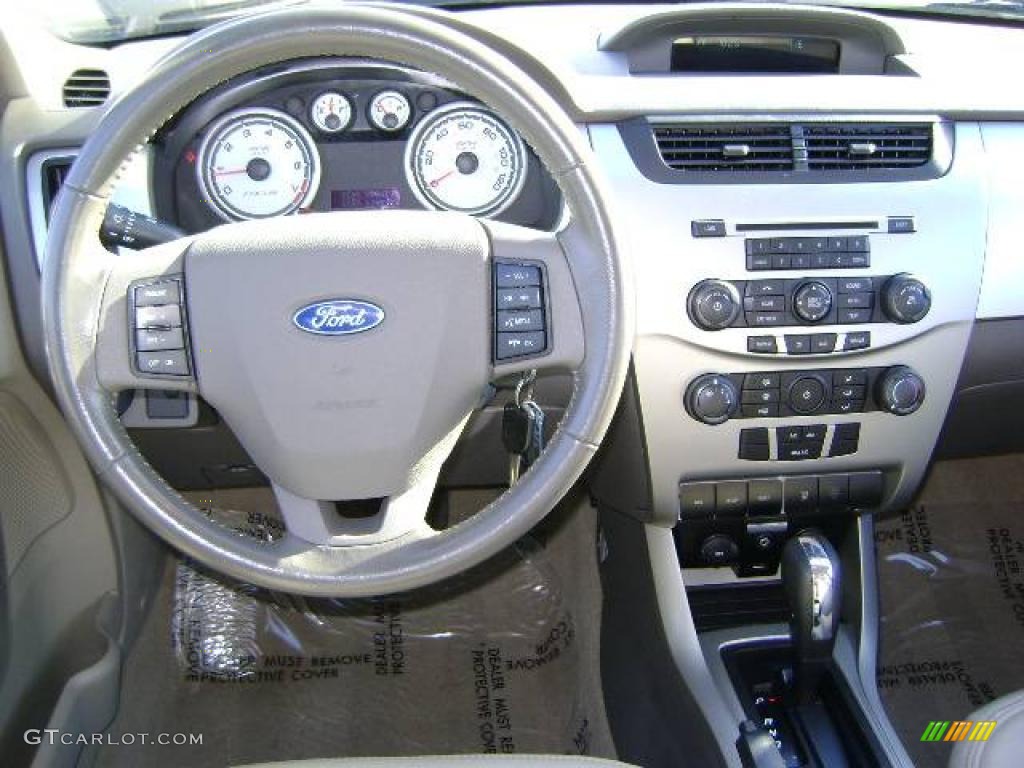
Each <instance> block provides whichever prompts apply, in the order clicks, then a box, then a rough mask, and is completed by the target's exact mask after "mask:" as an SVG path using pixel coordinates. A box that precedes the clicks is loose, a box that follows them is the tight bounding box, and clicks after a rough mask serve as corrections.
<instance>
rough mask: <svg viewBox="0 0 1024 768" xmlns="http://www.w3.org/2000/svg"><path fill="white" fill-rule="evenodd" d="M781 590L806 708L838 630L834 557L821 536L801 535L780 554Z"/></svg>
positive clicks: (836, 559) (800, 698)
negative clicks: (787, 605) (789, 615)
mask: <svg viewBox="0 0 1024 768" xmlns="http://www.w3.org/2000/svg"><path fill="white" fill-rule="evenodd" d="M782 585H783V588H784V589H785V591H786V600H787V601H788V602H789V609H790V611H791V613H792V619H791V620H790V632H791V634H792V636H793V650H794V652H795V654H796V669H795V672H796V691H797V699H798V701H799V702H800V703H802V704H804V703H808V702H809V701H810V700H811V699H813V698H814V694H815V693H816V692H817V690H818V683H819V682H820V681H821V677H822V675H823V674H824V672H825V670H826V669H828V665H829V662H830V661H831V659H832V649H833V648H834V647H835V644H836V633H837V632H838V630H839V601H840V580H839V555H838V554H836V551H835V549H834V548H833V547H832V545H831V544H830V543H829V541H828V539H826V538H825V537H824V536H823V535H822V534H820V533H817V532H816V531H803V532H801V533H799V534H797V535H796V536H794V537H793V538H791V539H790V540H789V541H787V542H786V546H785V548H784V549H783V550H782Z"/></svg>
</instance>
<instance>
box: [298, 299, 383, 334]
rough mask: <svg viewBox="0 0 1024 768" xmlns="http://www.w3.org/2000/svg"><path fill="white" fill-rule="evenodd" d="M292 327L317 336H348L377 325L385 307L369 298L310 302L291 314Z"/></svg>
mask: <svg viewBox="0 0 1024 768" xmlns="http://www.w3.org/2000/svg"><path fill="white" fill-rule="evenodd" d="M292 322H293V323H295V326H296V327H297V328H298V329H299V330H301V331H305V332H306V333H315V334H317V335H319V336H348V335H350V334H353V333H362V332H363V331H369V330H370V329H371V328H376V327H377V326H378V325H380V324H381V323H383V322H384V310H383V309H381V308H380V307H378V306H377V305H376V304H371V303H370V302H368V301H356V300H354V299H332V300H330V301H318V302H316V303H315V304H309V305H307V306H305V307H302V309H300V310H298V311H297V312H296V313H295V314H294V315H292Z"/></svg>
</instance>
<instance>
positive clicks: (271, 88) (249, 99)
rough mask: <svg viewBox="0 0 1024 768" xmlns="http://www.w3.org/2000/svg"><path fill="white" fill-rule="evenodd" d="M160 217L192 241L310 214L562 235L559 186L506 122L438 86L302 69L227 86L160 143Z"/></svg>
mask: <svg viewBox="0 0 1024 768" xmlns="http://www.w3.org/2000/svg"><path fill="white" fill-rule="evenodd" d="M157 146H158V147H159V151H158V154H157V157H156V160H155V172H156V177H157V178H158V179H169V181H170V183H167V184H164V183H160V184H157V188H156V194H155V196H156V199H155V204H156V208H157V211H158V213H159V214H160V215H161V216H164V217H166V218H167V219H168V220H171V221H175V222H177V223H178V225H179V226H181V227H182V228H184V229H185V230H187V231H190V232H197V231H202V230H205V229H208V228H210V227H212V226H216V225H217V224H219V223H223V222H225V221H240V220H245V219H261V218H268V217H272V216H282V215H288V214H294V213H302V212H308V211H328V210H354V209H383V208H422V209H427V210H449V211H458V212H462V213H467V214H471V215H474V216H482V217H494V218H499V219H502V220H504V221H509V222H512V223H516V224H522V225H525V226H532V227H539V228H550V227H552V226H553V225H554V224H555V223H556V221H557V219H558V216H559V215H560V212H561V198H560V195H559V193H558V189H557V186H556V185H555V183H554V181H553V180H552V179H551V177H550V176H549V175H548V174H547V173H546V172H545V171H544V169H543V167H542V166H541V164H540V162H539V161H538V159H537V157H536V156H535V155H534V153H533V151H532V150H531V149H530V148H529V147H528V146H527V145H526V144H525V143H524V142H523V140H522V138H521V137H520V136H519V135H518V134H517V133H516V132H515V131H514V130H513V129H512V128H511V127H510V126H509V125H508V123H507V122H506V121H505V120H504V119H503V118H502V117H501V116H499V115H497V114H495V113H494V112H493V111H492V110H490V109H488V108H487V107H486V106H484V105H483V104H480V103H478V102H475V101H473V100H471V99H468V98H467V97H466V96H465V95H464V94H462V93H460V92H458V91H456V90H454V89H452V88H451V87H449V86H448V85H447V84H446V83H444V82H443V81H440V80H438V79H436V78H434V77H432V76H430V75H427V74H424V73H420V72H416V71H412V70H408V69H404V68H400V67H397V66H391V65H382V64H375V63H373V64H372V63H360V62H349V61H344V60H334V61H329V62H324V61H317V62H294V63H292V64H290V65H289V66H287V67H284V68H277V69H275V70H272V71H266V72H257V73H253V74H251V75H249V76H247V77H246V78H244V79H239V80H236V81H231V82H228V83H225V84H224V85H223V86H221V87H220V88H218V89H217V90H215V91H213V92H211V93H210V94H208V95H207V96H205V97H204V98H202V99H201V100H199V101H197V102H196V103H195V104H193V105H192V106H191V107H189V109H188V110H186V111H185V112H184V113H183V114H182V115H179V116H178V118H177V119H176V120H175V121H174V122H173V123H171V124H170V126H169V127H168V128H167V129H165V130H164V132H163V133H162V134H161V135H160V136H159V137H158V141H157Z"/></svg>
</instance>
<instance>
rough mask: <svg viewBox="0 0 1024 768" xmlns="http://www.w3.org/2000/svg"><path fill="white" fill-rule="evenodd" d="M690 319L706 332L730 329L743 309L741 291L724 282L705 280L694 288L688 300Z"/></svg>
mask: <svg viewBox="0 0 1024 768" xmlns="http://www.w3.org/2000/svg"><path fill="white" fill-rule="evenodd" d="M686 304H687V308H688V309H689V310H690V318H691V319H692V320H693V322H694V323H696V324H697V325H698V326H699V327H700V328H703V329H704V330H705V331H720V330H722V329H723V328H728V327H729V326H730V325H732V323H733V321H734V320H735V319H736V318H737V317H739V314H740V311H741V310H742V308H743V303H742V301H741V299H740V294H739V291H737V290H736V286H735V285H733V284H732V283H727V282H725V281H724V280H704V281H702V282H700V283H697V285H695V286H693V290H691V291H690V297H689V298H688V299H687V302H686Z"/></svg>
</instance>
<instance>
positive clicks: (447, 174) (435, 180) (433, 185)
mask: <svg viewBox="0 0 1024 768" xmlns="http://www.w3.org/2000/svg"><path fill="white" fill-rule="evenodd" d="M453 173H455V171H454V170H452V171H448V173H446V174H444V176H438V177H437V178H436V179H434V180H433V181H432V182H430V186H431V187H436V186H437V185H438V184H440V183H441V182H442V181H444V180H445V179H447V178H448V177H449V176H451V175H452V174H453Z"/></svg>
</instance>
